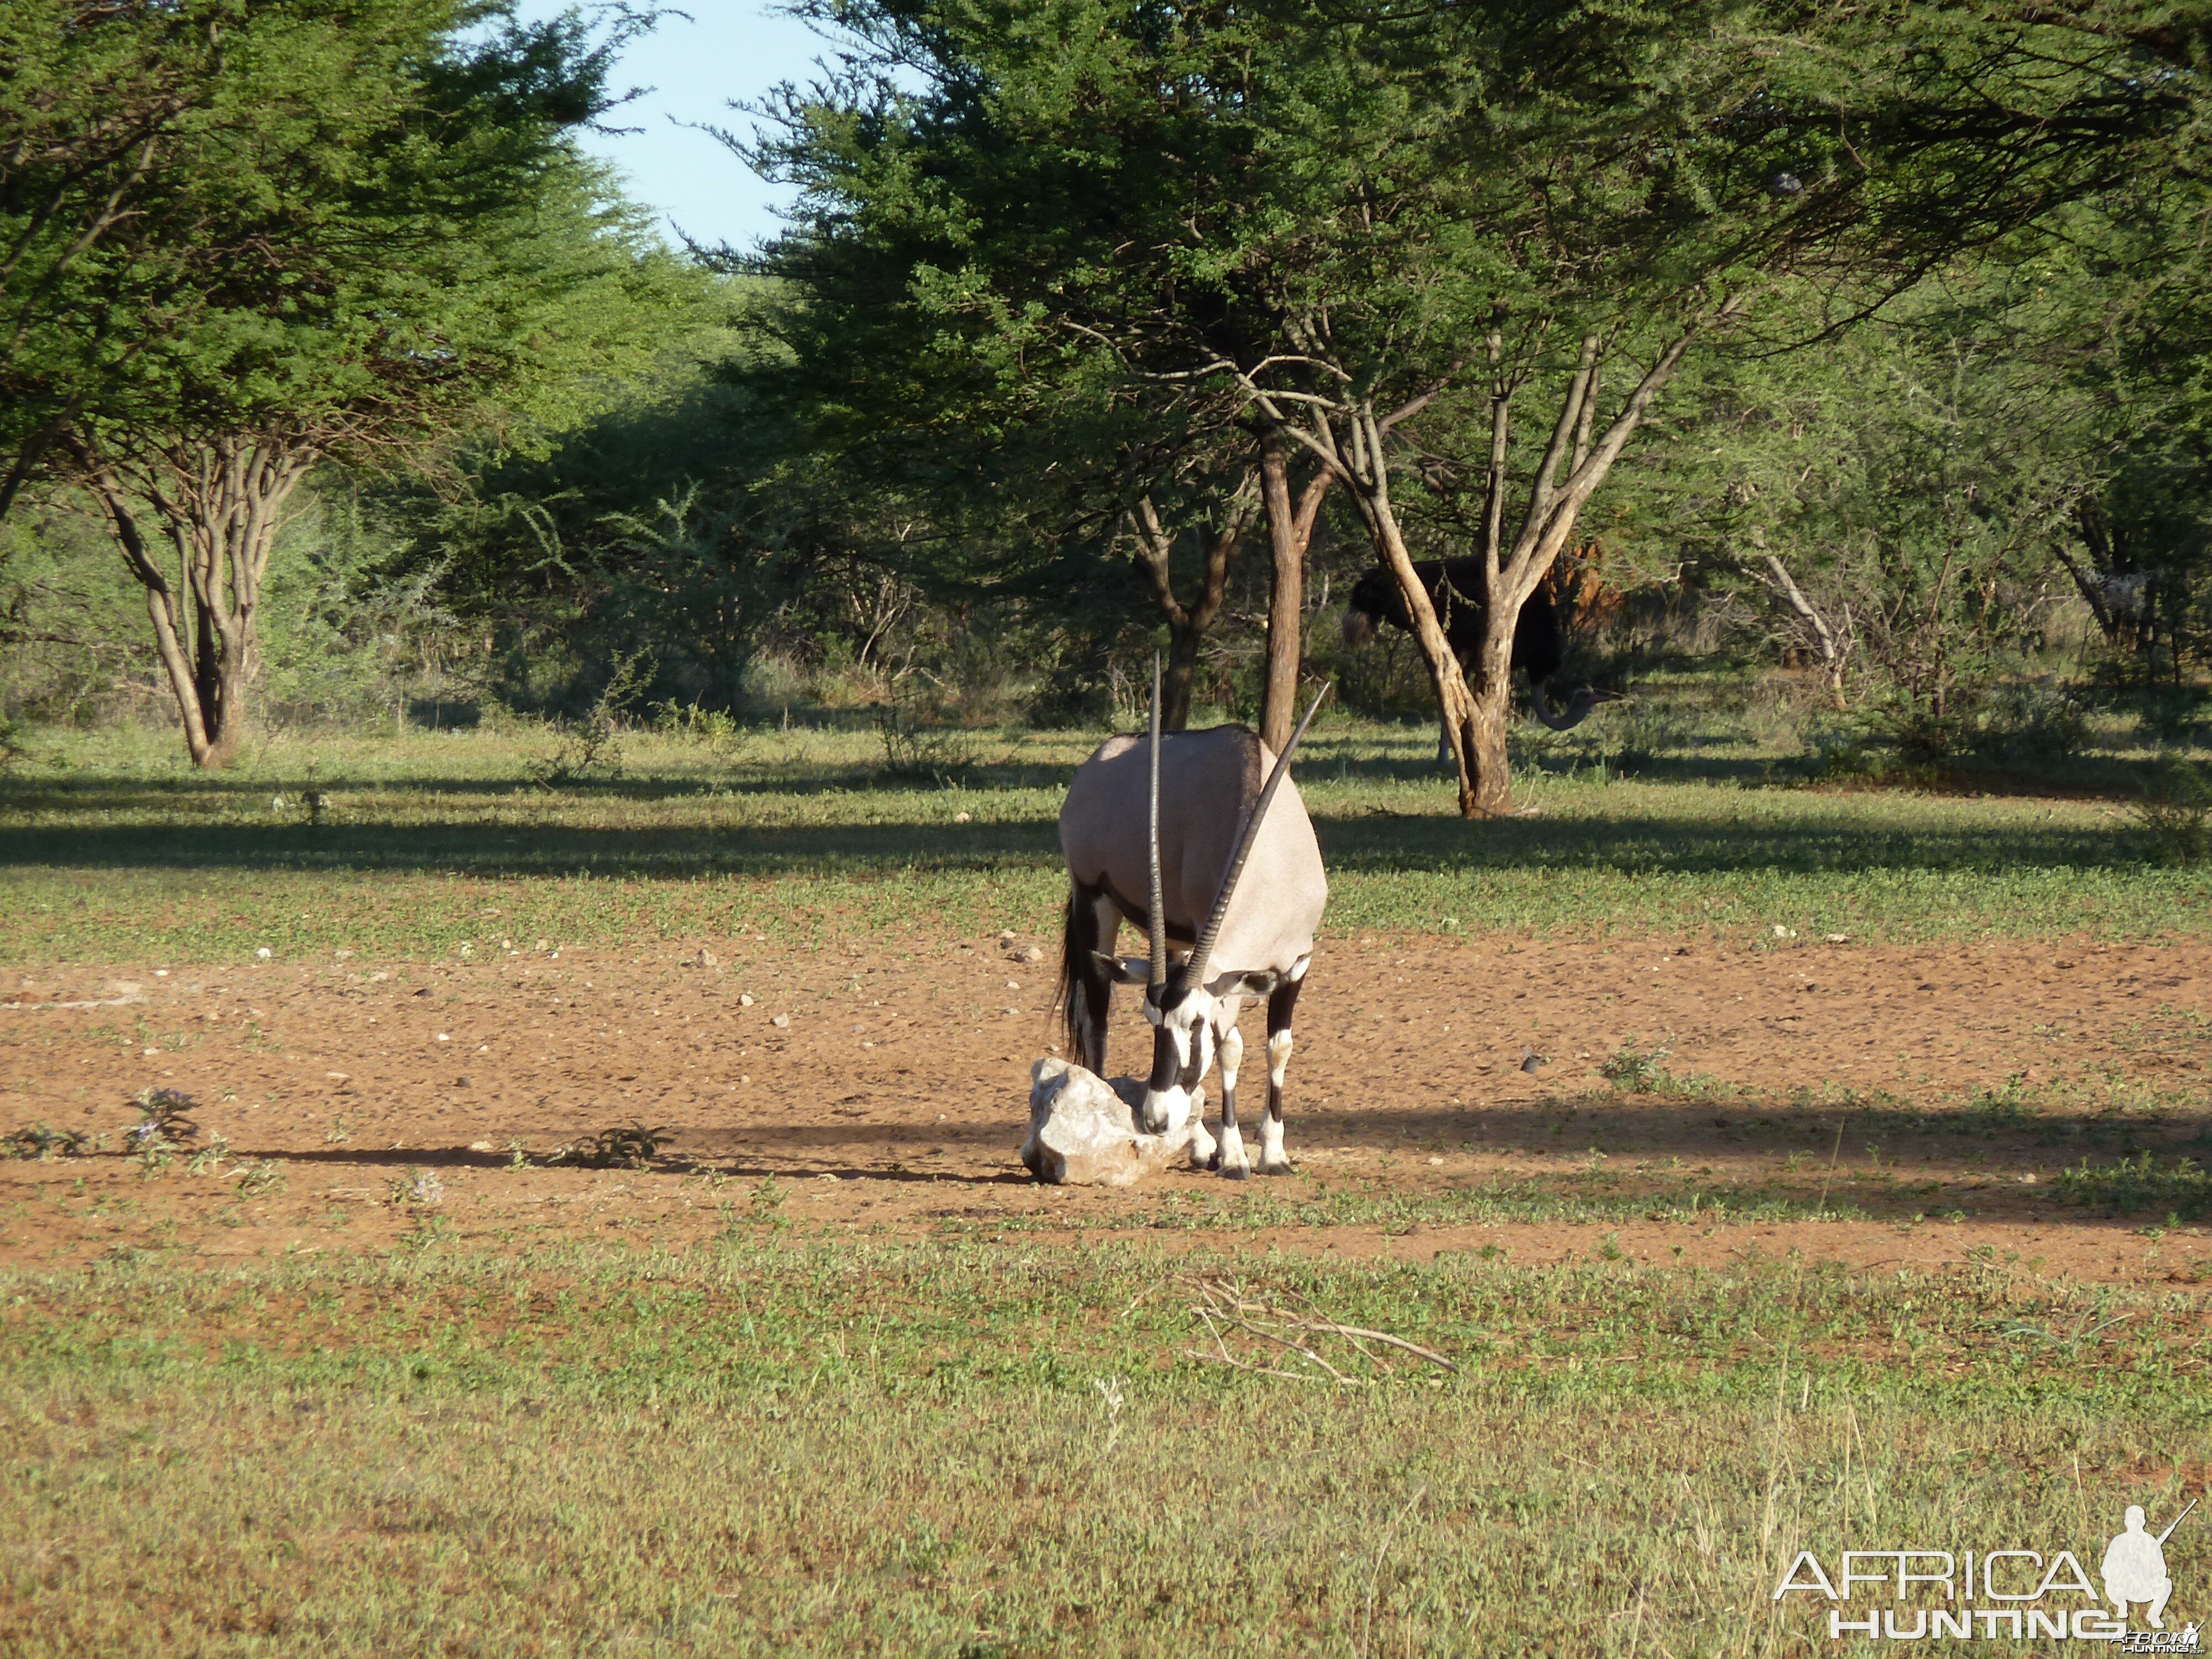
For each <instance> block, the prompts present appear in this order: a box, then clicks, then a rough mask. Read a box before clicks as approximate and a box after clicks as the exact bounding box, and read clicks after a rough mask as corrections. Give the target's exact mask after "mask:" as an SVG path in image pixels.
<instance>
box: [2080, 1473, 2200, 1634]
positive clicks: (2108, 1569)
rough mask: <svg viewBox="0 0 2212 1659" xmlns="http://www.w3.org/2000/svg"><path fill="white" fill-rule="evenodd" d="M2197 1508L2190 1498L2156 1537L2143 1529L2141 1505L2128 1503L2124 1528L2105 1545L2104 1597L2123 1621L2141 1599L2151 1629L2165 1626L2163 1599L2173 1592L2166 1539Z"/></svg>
mask: <svg viewBox="0 0 2212 1659" xmlns="http://www.w3.org/2000/svg"><path fill="white" fill-rule="evenodd" d="M2196 1507H2197V1500H2196V1499H2195V1498H2191V1499H2190V1500H2189V1509H2186V1510H2182V1512H2181V1513H2180V1514H2179V1515H2177V1516H2174V1517H2173V1522H2172V1526H2169V1527H2167V1528H2166V1530H2165V1531H2164V1532H2162V1533H2160V1534H2159V1535H2158V1536H2157V1537H2155V1538H2154V1537H2152V1536H2151V1535H2150V1534H2148V1533H2147V1532H2145V1531H2144V1530H2143V1520H2144V1516H2143V1511H2142V1504H2129V1505H2128V1513H2127V1516H2126V1521H2127V1528H2128V1529H2127V1530H2126V1531H2125V1532H2124V1533H2122V1534H2120V1535H2119V1536H2118V1537H2117V1538H2115V1539H2113V1540H2112V1542H2111V1543H2110V1544H2107V1545H2106V1547H2105V1565H2104V1567H2103V1569H2102V1575H2103V1577H2104V1580H2105V1599H2106V1601H2110V1602H2111V1603H2112V1611H2113V1612H2114V1613H2118V1615H2119V1616H2120V1617H2121V1618H2122V1619H2123V1620H2124V1619H2126V1617H2127V1616H2128V1607H2129V1606H2130V1603H2133V1602H2136V1601H2141V1602H2143V1603H2145V1604H2146V1605H2147V1607H2148V1612H2147V1613H2145V1614H2144V1615H2143V1616H2144V1617H2145V1618H2146V1619H2148V1620H2149V1621H2150V1627H2151V1628H2152V1629H2153V1630H2164V1629H2165V1628H2166V1598H2167V1597H2169V1596H2171V1595H2172V1594H2173V1580H2172V1579H2171V1578H2169V1577H2167V1576H2166V1540H2167V1539H2169V1538H2171V1537H2172V1536H2173V1528H2174V1527H2178V1526H2179V1525H2180V1524H2181V1523H2182V1522H2183V1521H2185V1520H2186V1519H2187V1518H2188V1516H2189V1510H2193V1509H2195V1508H2196ZM2187 1633H2188V1635H2189V1636H2190V1637H2191V1638H2195V1636H2196V1634H2197V1626H2195V1625H2193V1624H2192V1625H2191V1626H2190V1627H2189V1630H2188V1632H2187Z"/></svg>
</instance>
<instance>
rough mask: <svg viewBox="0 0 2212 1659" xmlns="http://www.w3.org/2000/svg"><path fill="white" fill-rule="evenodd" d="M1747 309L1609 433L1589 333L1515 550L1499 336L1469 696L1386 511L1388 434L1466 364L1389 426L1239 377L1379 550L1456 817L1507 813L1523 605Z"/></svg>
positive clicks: (1673, 350) (1684, 334) (1666, 358)
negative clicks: (1649, 424)
mask: <svg viewBox="0 0 2212 1659" xmlns="http://www.w3.org/2000/svg"><path fill="white" fill-rule="evenodd" d="M1749 299H1750V295H1747V294H1745V295H1736V296H1735V297H1733V298H1731V299H1729V300H1728V301H1724V302H1723V304H1722V305H1720V306H1719V307H1717V308H1716V309H1715V310H1714V311H1713V312H1712V313H1711V314H1710V315H1708V316H1706V317H1703V318H1693V319H1689V320H1688V321H1686V323H1685V324H1684V325H1683V326H1682V329H1681V331H1680V333H1678V334H1677V335H1675V337H1674V339H1672V340H1671V341H1669V342H1668V343H1667V345H1666V346H1665V347H1664V348H1663V349H1661V351H1660V352H1659V354H1658V356H1656V358H1655V359H1654V361H1653V362H1652V364H1651V366H1650V368H1648V369H1646V370H1645V371H1644V375H1643V378H1642V379H1641V380H1638V382H1637V384H1636V386H1635V389H1634V390H1633V391H1632V392H1630V393H1629V395H1628V397H1627V398H1626V399H1625V400H1624V401H1623V403H1622V404H1621V408H1620V413H1619V414H1617V415H1616V416H1614V417H1613V420H1612V421H1611V422H1609V423H1608V424H1607V427H1606V428H1605V430H1604V431H1603V432H1602V433H1601V434H1600V433H1597V432H1596V431H1595V416H1596V410H1597V390H1598V378H1599V369H1600V366H1601V357H1602V348H1603V342H1602V341H1601V338H1600V337H1599V336H1598V335H1596V334H1595V333H1591V334H1588V335H1585V336H1584V337H1583V342H1582V349H1581V352H1580V356H1579V360H1578V362H1577V367H1576V369H1575V373H1574V374H1573V376H1572V378H1571V380H1570V381H1569V383H1568V386H1567V389H1566V395H1565V397H1564V398H1562V399H1561V401H1560V407H1559V418H1558V419H1557V420H1556V421H1555V422H1553V428H1552V436H1551V441H1550V442H1549V444H1548V445H1547V447H1546V449H1545V452H1544V456H1543V459H1541V461H1540V462H1539V463H1538V464H1537V466H1536V470H1535V473H1534V477H1532V478H1531V479H1530V480H1529V487H1528V505H1527V510H1526V512H1525V513H1523V515H1522V521H1521V528H1520V531H1519V532H1518V534H1517V535H1516V537H1515V538H1514V542H1513V546H1512V548H1511V550H1510V553H1509V552H1508V550H1506V549H1505V548H1504V546H1503V545H1502V543H1503V540H1504V501H1505V494H1506V483H1507V479H1506V477H1505V468H1506V463H1507V459H1508V457H1509V454H1510V450H1509V447H1508V445H1507V442H1506V436H1507V416H1508V414H1509V412H1510V406H1511V404H1512V400H1513V398H1514V397H1515V396H1516V393H1517V392H1519V391H1520V390H1521V389H1522V386H1523V385H1524V384H1525V382H1526V378H1527V377H1526V376H1525V375H1523V374H1518V373H1517V372H1512V373H1509V371H1508V368H1507V364H1506V361H1505V356H1504V349H1503V343H1502V340H1501V338H1500V337H1499V336H1498V335H1495V334H1493V335H1492V337H1491V339H1490V342H1489V345H1490V360H1491V365H1492V380H1491V397H1490V410H1491V455H1490V471H1489V488H1488V491H1487V495H1486V501H1485V503H1484V513H1483V534H1482V563H1483V567H1484V570H1483V582H1484V588H1485V591H1486V597H1487V599H1488V600H1489V614H1488V617H1487V619H1486V623H1485V635H1486V637H1485V639H1484V641H1483V646H1482V649H1481V652H1480V654H1479V656H1478V659H1477V663H1476V668H1475V680H1476V683H1477V686H1476V690H1472V691H1471V690H1469V689H1468V682H1467V680H1466V679H1465V678H1463V677H1462V673H1461V671H1460V665H1459V661H1458V659H1457V658H1456V657H1455V656H1454V654H1453V653H1452V649H1451V643H1450V641H1449V640H1448V639H1447V638H1446V637H1445V635H1444V631H1443V629H1442V628H1441V627H1439V626H1438V625H1437V615H1436V610H1435V607H1434V606H1433V605H1431V604H1430V602H1429V596H1428V593H1427V592H1426V590H1425V589H1424V588H1423V587H1422V586H1421V583H1420V581H1419V578H1417V577H1416V576H1415V574H1414V573H1413V557H1412V556H1411V555H1410V554H1409V553H1408V552H1407V550H1406V543H1405V537H1404V535H1403V534H1402V533H1401V530H1400V528H1399V525H1398V519H1397V513H1396V511H1395V508H1393V507H1392V506H1391V503H1390V461H1389V453H1388V448H1387V446H1388V444H1389V439H1390V433H1391V431H1392V429H1393V428H1395V427H1397V426H1398V425H1400V424H1401V422H1407V421H1410V420H1413V418H1415V417H1416V416H1419V415H1420V414H1421V412H1422V411H1423V410H1425V409H1427V408H1428V407H1429V405H1430V404H1433V403H1434V402H1435V401H1436V400H1437V398H1440V397H1442V396H1443V394H1444V393H1445V392H1447V391H1448V390H1449V389H1450V387H1451V386H1452V385H1453V383H1454V380H1455V377H1456V376H1457V374H1458V373H1459V370H1460V368H1461V367H1462V365H1459V364H1455V365H1453V366H1452V368H1449V369H1448V370H1446V371H1445V372H1444V373H1443V376H1442V377H1441V378H1440V379H1438V380H1437V381H1436V382H1435V383H1434V384H1433V385H1431V387H1430V388H1429V390H1427V391H1426V392H1422V393H1421V394H1420V395H1419V396H1418V397H1415V398H1412V399H1410V400H1409V401H1407V403H1405V404H1401V406H1400V407H1398V408H1397V409H1395V410H1392V411H1391V412H1390V413H1389V414H1388V415H1383V416H1378V415H1377V414H1376V412H1375V408H1374V405H1373V404H1370V403H1368V402H1365V401H1364V400H1361V401H1352V399H1350V398H1335V397H1324V396H1322V395H1319V394H1316V393H1314V392H1305V391H1300V392H1281V393H1277V392H1270V391H1269V390H1268V389H1267V387H1266V386H1261V385H1260V384H1259V383H1258V382H1257V381H1256V380H1253V379H1252V378H1251V377H1250V376H1249V375H1245V376H1243V377H1242V380H1243V387H1244V391H1245V394H1246V395H1247V396H1248V397H1249V398H1251V400H1252V402H1253V404H1254V405H1255V407H1256V408H1257V409H1258V410H1259V411H1260V413H1261V416H1263V417H1264V418H1265V419H1266V421H1267V422H1268V426H1269V429H1270V431H1272V432H1273V433H1275V434H1278V435H1281V436H1284V437H1285V438H1287V439H1289V440H1291V441H1295V442H1297V443H1300V444H1303V445H1304V446H1305V447H1306V448H1308V449H1310V450H1311V451H1312V452H1313V453H1314V454H1315V456H1316V458H1317V459H1320V460H1321V462H1322V464H1323V465H1325V466H1327V467H1328V470H1329V471H1331V472H1332V473H1334V475H1335V476H1336V477H1338V478H1340V479H1341V480H1342V481H1343V483H1344V485H1345V488H1346V489H1348V490H1349V491H1350V492H1351V494H1352V501H1353V502H1354V504H1355V505H1356V506H1357V507H1358V510H1359V515H1360V518H1361V519H1362V520H1364V522H1365V524H1366V526H1367V529H1368V533H1369V535H1370V537H1371V538H1372V539H1373V541H1374V544H1375V551H1376V556H1377V557H1379V558H1380V559H1381V560H1382V562H1383V564H1384V565H1385V566H1387V567H1388V568H1389V571H1390V573H1391V574H1392V576H1393V577H1394V578H1395V580H1396V581H1397V584H1398V591H1399V596H1400V598H1401V599H1403V600H1404V602H1405V605H1406V611H1407V616H1408V617H1410V618H1411V619H1412V621H1413V637H1414V639H1415V641H1417V642H1418V643H1419V646H1420V647H1421V658H1422V660H1423V661H1424V662H1425V663H1426V665H1428V670H1429V683H1430V684H1431V686H1432V687H1433V688H1434V689H1435V691H1436V694H1437V708H1438V709H1439V711H1440V713H1441V716H1442V720H1443V732H1444V737H1445V738H1446V740H1447V741H1448V742H1449V744H1450V746H1451V750H1452V754H1453V757H1454V758H1455V760H1456V761H1457V763H1458V764H1459V773H1460V781H1459V810H1460V813H1461V815H1462V817H1471V818H1472V817H1497V816H1498V815H1499V814H1501V813H1504V812H1507V811H1511V810H1512V785H1511V781H1510V778H1509V777H1508V775H1507V773H1506V769H1505V716H1506V712H1507V708H1508V699H1509V693H1510V681H1509V679H1508V678H1507V677H1508V673H1509V671H1510V665H1511V663H1512V660H1513V630H1514V628H1515V626H1516V624H1517V623H1519V622H1520V620H1521V607H1522V605H1526V604H1527V603H1528V597H1529V595H1530V594H1532V593H1534V592H1535V591H1536V588H1537V586H1538V585H1539V584H1540V583H1541V582H1542V581H1543V580H1544V578H1545V576H1546V574H1548V573H1549V571H1550V570H1551V568H1552V566H1553V563H1554V562H1557V560H1558V559H1559V555H1560V553H1561V552H1562V551H1563V550H1565V546H1566V544H1567V541H1568V538H1570V537H1571V536H1572V535H1573V533H1574V528H1575V522H1576V520H1577V518H1578V517H1579V516H1580V514H1581V513H1582V509H1583V507H1584V506H1585V505H1586V504H1587V503H1588V501H1589V498H1590V496H1591V495H1592V493H1593V492H1595V490H1596V489H1597V487H1598V486H1599V484H1601V483H1603V482H1604V480H1605V477H1606V475H1607V473H1608V472H1610V471H1612V470H1613V463H1614V462H1615V461H1616V460H1618V459H1620V453H1621V451H1622V450H1623V449H1624V448H1625V447H1626V446H1627V443H1628V440H1629V438H1630V436H1631V435H1632V434H1633V433H1634V432H1635V430H1636V428H1638V426H1639V425H1641V424H1642V423H1643V421H1644V414H1645V412H1646V411H1647V410H1649V409H1650V404H1651V400H1652V398H1655V397H1656V396H1657V395H1658V393H1659V389H1660V388H1661V387H1662V386H1664V385H1666V383H1667V382H1668V380H1671V379H1672V378H1673V377H1674V371H1675V370H1676V368H1679V367H1680V364H1681V361H1682V356H1683V354H1684V353H1685V352H1686V351H1687V350H1688V349H1690V344H1691V343H1692V341H1693V340H1695V339H1696V338H1697V337H1699V334H1701V333H1703V332H1704V331H1705V330H1707V329H1709V328H1712V327H1716V326H1718V325H1723V324H1725V323H1727V322H1728V321H1729V319H1732V318H1733V317H1735V315H1736V314H1737V313H1739V312H1740V311H1741V309H1742V308H1743V307H1744V306H1745V305H1746V304H1747V303H1748V302H1749ZM1336 374H1337V377H1338V379H1339V380H1340V382H1341V383H1342V384H1344V385H1346V386H1349V385H1351V384H1352V383H1353V382H1354V381H1355V380H1357V379H1358V377H1357V376H1354V375H1353V374H1350V373H1349V372H1346V371H1344V370H1342V369H1338V370H1337V371H1336ZM1291 409H1297V410H1300V411H1301V419H1300V420H1299V421H1293V420H1292V419H1291V415H1290V413H1289V412H1288V411H1289V410H1291ZM1337 422H1342V423H1343V437H1342V439H1341V440H1340V438H1339V436H1338V434H1337V427H1336V423H1337ZM1563 468H1564V476H1563V474H1562V469H1563Z"/></svg>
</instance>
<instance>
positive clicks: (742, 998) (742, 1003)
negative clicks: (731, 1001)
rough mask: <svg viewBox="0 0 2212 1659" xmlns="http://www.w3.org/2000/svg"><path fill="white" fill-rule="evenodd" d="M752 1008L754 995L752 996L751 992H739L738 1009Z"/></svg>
mask: <svg viewBox="0 0 2212 1659" xmlns="http://www.w3.org/2000/svg"><path fill="white" fill-rule="evenodd" d="M751 1006H753V994H752V993H751V992H750V991H740V992H738V1007H740V1008H750V1007H751Z"/></svg>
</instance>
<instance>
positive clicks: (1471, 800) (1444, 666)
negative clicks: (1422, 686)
mask: <svg viewBox="0 0 2212 1659" xmlns="http://www.w3.org/2000/svg"><path fill="white" fill-rule="evenodd" d="M1352 452H1353V455H1354V457H1355V458H1358V457H1361V456H1363V455H1371V456H1373V457H1374V458H1375V459H1376V462H1377V463H1378V465H1376V467H1375V468H1374V469H1373V470H1372V471H1366V470H1364V469H1362V470H1359V471H1349V473H1348V482H1349V483H1350V484H1351V486H1352V498H1353V500H1354V501H1356V502H1357V503H1358V507H1359V513H1360V516H1361V517H1362V518H1363V519H1364V520H1366V522H1367V530H1368V534H1369V535H1370V538H1372V539H1373V541H1374V544H1375V552H1376V556H1377V557H1378V558H1380V559H1381V560H1382V561H1383V563H1384V564H1385V565H1386V566H1388V567H1389V571H1390V574H1391V575H1392V576H1393V577H1395V579H1396V580H1397V583H1398V591H1399V592H1400V594H1401V595H1402V596H1403V598H1404V599H1405V601H1406V614H1407V616H1408V617H1412V618H1413V639H1414V641H1415V643H1417V644H1418V645H1419V647H1421V660H1422V662H1423V663H1424V664H1425V665H1427V668H1428V671H1429V686H1430V689H1431V690H1433V691H1434V692H1435V693H1436V694H1437V709H1438V710H1439V711H1440V718H1441V720H1442V721H1443V734H1444V740H1445V741H1446V742H1447V743H1449V744H1450V745H1451V751H1452V759H1453V761H1454V763H1455V764H1456V765H1457V767H1458V769H1459V813H1460V816H1461V817H1463V818H1486V817H1498V816H1499V815H1500V814H1502V813H1504V812H1507V811H1511V810H1512V805H1513V802H1512V786H1511V783H1510V780H1509V779H1508V777H1507V775H1506V770H1505V712H1504V707H1503V705H1502V704H1501V705H1499V706H1498V707H1497V708H1492V710H1491V712H1490V715H1489V717H1488V719H1487V720H1485V717H1484V715H1483V714H1482V712H1481V711H1480V709H1478V708H1476V706H1475V700H1474V695H1473V693H1471V692H1470V691H1469V690H1468V683H1467V678H1466V676H1465V675H1464V674H1463V673H1462V671H1461V670H1460V665H1459V658H1458V657H1457V656H1456V655H1455V653H1453V651H1452V647H1451V641H1450V640H1449V638H1447V637H1446V636H1445V634H1444V630H1443V623H1440V622H1438V621H1437V610H1436V606H1435V605H1431V603H1430V602H1429V591H1428V589H1427V588H1425V587H1424V586H1422V585H1421V579H1420V577H1419V574H1417V573H1416V572H1415V571H1414V569H1413V555H1412V554H1411V553H1410V552H1408V551H1407V547H1406V538H1405V534H1404V532H1402V531H1401V529H1400V528H1399V525H1398V514H1397V510H1396V509H1395V507H1393V506H1392V505H1391V502H1390V476H1389V468H1388V467H1387V466H1384V465H1379V463H1380V462H1381V460H1382V456H1383V428H1382V425H1381V423H1380V422H1377V421H1376V419H1375V416H1374V415H1373V413H1372V412H1371V411H1362V412H1360V413H1359V414H1358V415H1355V416H1353V419H1352ZM1354 465H1355V466H1357V465H1358V460H1357V459H1355V462H1354ZM1505 640H1506V656H1507V660H1508V661H1509V662H1510V660H1511V655H1512V641H1513V634H1512V630H1511V629H1510V628H1509V629H1507V630H1506V635H1505ZM1499 684H1504V681H1503V680H1502V678H1501V679H1500V680H1499Z"/></svg>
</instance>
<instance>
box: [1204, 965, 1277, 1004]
mask: <svg viewBox="0 0 2212 1659" xmlns="http://www.w3.org/2000/svg"><path fill="white" fill-rule="evenodd" d="M1280 977H1281V975H1279V974H1277V973H1276V972H1275V970H1274V969H1272V968H1255V969H1253V970H1252V971H1251V972H1249V973H1228V974H1218V975H1215V976H1214V980H1213V982H1212V984H1211V985H1208V986H1207V987H1206V990H1207V991H1208V992H1209V993H1211V994H1212V996H1213V997H1214V999H1215V1000H1217V1001H1218V1000H1220V999H1221V998H1223V997H1263V996H1266V995H1267V993H1268V992H1270V991H1272V990H1273V989H1274V988H1275V983H1276V981H1277V980H1279V978H1280Z"/></svg>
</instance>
